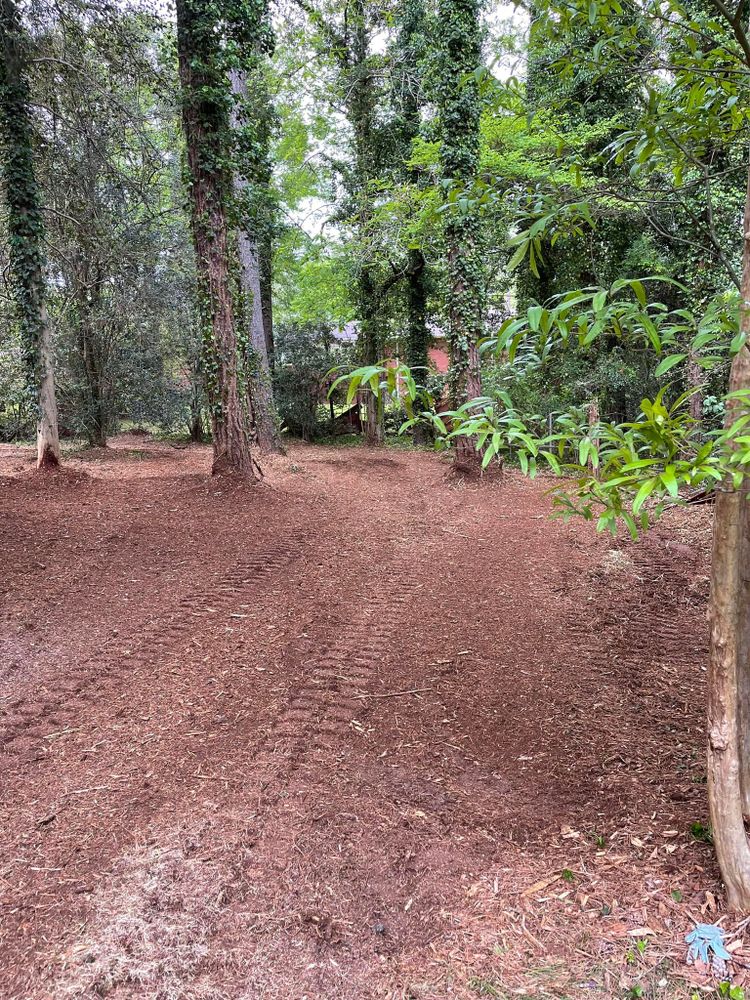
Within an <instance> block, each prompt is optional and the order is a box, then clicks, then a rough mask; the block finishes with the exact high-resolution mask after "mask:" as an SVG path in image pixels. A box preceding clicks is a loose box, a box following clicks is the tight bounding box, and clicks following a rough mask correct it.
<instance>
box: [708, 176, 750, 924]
mask: <svg viewBox="0 0 750 1000" xmlns="http://www.w3.org/2000/svg"><path fill="white" fill-rule="evenodd" d="M741 298H742V306H741V312H740V316H741V328H742V330H743V331H744V332H745V333H746V334H749V333H750V176H749V177H748V193H747V200H746V204H745V217H744V248H743V260H742V290H741ZM729 389H730V392H736V391H737V390H750V348H748V347H747V345H746V346H744V347H742V348H741V350H740V352H739V354H737V356H736V357H735V359H734V361H733V363H732V371H731V375H730V379H729ZM746 409H747V403H746V402H744V401H740V400H737V399H734V400H729V401H728V404H727V413H726V426H727V427H729V426H731V425H732V424H733V423H734V421H735V420H736V419H737V418H738V417H739V416H740V415H741V414H742V413H743V412H746ZM749 485H750V482H749V481H748V479H747V478H746V479H745V480H744V482H743V483H742V486H741V488H740V489H735V488H733V486H732V483H731V482H729V481H727V482H725V483H724V484H723V486H722V487H721V488H719V489H718V490H717V494H716V510H715V515H714V539H713V562H712V580H711V609H710V619H711V654H710V662H709V674H708V800H709V807H710V811H711V823H712V826H713V838H714V846H715V848H716V856H717V859H718V862H719V867H720V869H721V874H722V877H723V879H724V884H725V886H726V891H727V903H728V905H729V907H730V909H733V910H745V911H747V910H750V843H749V842H748V836H747V832H746V828H745V816H747V815H748V814H749V813H750V731H749V729H750V592H749V588H750V501H749V500H748V486H749ZM743 814H744V815H743Z"/></svg>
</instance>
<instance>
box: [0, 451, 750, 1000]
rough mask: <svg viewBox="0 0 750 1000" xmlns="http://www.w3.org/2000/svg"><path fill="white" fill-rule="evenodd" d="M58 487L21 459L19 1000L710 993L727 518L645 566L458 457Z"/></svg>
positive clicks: (4, 602)
mask: <svg viewBox="0 0 750 1000" xmlns="http://www.w3.org/2000/svg"><path fill="white" fill-rule="evenodd" d="M30 461H31V455H30V453H29V452H28V451H26V450H23V449H17V448H11V447H8V446H3V447H2V448H1V449H0V511H1V513H0V551H1V552H2V572H1V575H0V595H1V598H2V599H1V602H0V746H2V750H1V751H0V774H1V775H2V811H1V813H0V907H1V909H0V919H1V921H2V923H1V924H0V997H2V998H3V1000H59V998H64V997H86V998H96V997H101V996H108V997H112V998H116V1000H125V998H128V1000H130V998H135V997H138V998H153V1000H209V998H210V1000H222V998H226V1000H255V998H269V1000H275V998H278V1000H282V998H283V1000H304V998H308V1000H333V998H339V997H341V998H347V1000H360V998H361V1000H365V998H376V997H379V998H391V1000H397V998H398V1000H406V998H430V1000H442V998H447V997H458V998H474V997H477V996H490V997H501V998H508V997H512V996H528V997H536V998H542V997H558V998H562V997H568V998H571V1000H578V998H581V997H589V996H590V997H595V998H599V997H612V998H615V997H627V996H641V995H642V996H645V997H653V998H665V1000H666V998H677V997H682V998H687V997H689V996H690V991H691V987H690V986H689V985H688V984H690V983H693V984H707V983H708V982H709V978H708V977H707V976H706V975H702V974H701V972H700V970H696V969H694V968H692V967H688V966H687V965H686V964H685V945H684V942H683V939H684V935H685V933H686V931H688V930H689V929H690V928H691V926H692V920H706V921H714V920H716V919H717V918H718V916H719V914H720V912H721V894H720V889H719V885H718V881H717V872H716V868H715V864H714V861H713V856H712V852H711V848H710V846H709V845H708V844H706V843H705V842H704V841H703V840H702V839H701V838H702V836H703V834H704V828H705V825H706V824H707V822H708V820H707V815H706V812H707V807H706V796H705V784H704V764H703V729H704V725H703V702H704V690H703V689H704V677H705V673H704V670H705V660H706V640H707V626H706V620H705V610H706V597H707V590H708V578H707V556H708V544H709V536H710V510H707V509H696V510H689V511H681V512H677V513H675V514H673V515H671V517H669V518H668V519H665V521H664V522H663V523H662V525H661V527H660V528H659V529H658V530H657V531H656V532H654V533H653V534H652V535H651V536H649V537H648V538H647V539H646V540H645V541H643V542H641V543H640V544H638V545H633V544H632V543H630V542H625V541H624V540H622V539H618V540H617V541H616V542H612V541H611V540H606V539H603V538H601V537H598V536H596V535H595V534H594V532H593V530H592V529H591V528H590V526H588V525H585V524H582V523H572V524H568V525H565V524H563V523H562V522H560V521H551V520H550V519H549V517H548V514H549V509H550V504H549V499H548V497H547V496H546V495H545V489H546V488H547V487H548V486H549V482H535V483H530V482H528V481H526V480H524V479H523V478H521V477H520V476H518V475H516V474H514V473H508V474H507V475H506V477H505V479H504V481H503V482H502V483H480V484H474V485H467V484H464V483H462V482H460V481H459V482H452V481H450V480H449V479H447V478H446V476H445V471H446V469H445V466H444V464H442V463H441V462H440V461H439V460H438V459H437V458H436V457H435V456H433V455H431V454H427V453H425V454H422V453H412V452H406V451H400V450H381V451H371V450H367V449H364V448H350V449H332V448H324V447H312V446H307V447H305V446H295V447H293V448H292V450H291V452H290V454H289V455H288V456H287V457H286V458H281V459H277V460H274V461H273V462H271V463H268V468H267V470H266V471H267V479H266V483H265V484H264V485H262V486H258V487H245V486H238V485H235V484H233V483H231V482H230V483H226V482H224V481H221V480H212V479H211V478H210V477H208V476H207V475H206V470H207V468H208V466H209V454H208V451H207V449H205V448H201V447H190V448H188V449H186V450H177V449H175V448H172V447H170V446H169V445H168V444H163V443H156V442H152V441H151V440H150V439H148V438H146V437H136V436H122V437H120V438H118V439H117V440H116V441H114V442H113V447H111V448H109V449H106V450H99V451H96V452H85V451H84V452H77V453H75V454H73V455H71V456H70V458H69V460H68V462H67V463H66V470H65V472H63V473H61V474H58V475H52V476H44V477H39V476H37V475H36V474H35V473H34V472H33V471H32V468H31V465H30ZM727 926H731V925H730V924H727ZM741 940H742V939H741V938H738V942H737V944H738V947H739V946H740V945H741ZM746 954H747V953H746V952H745V951H744V950H743V949H742V947H739V950H738V951H736V952H735V958H736V962H735V963H734V969H733V972H734V975H735V981H736V982H741V981H742V975H743V968H744V967H743V960H744V959H743V956H745V955H746ZM704 971H705V970H704ZM639 988H640V989H641V990H642V993H639V992H638V989H639ZM629 991H630V992H629Z"/></svg>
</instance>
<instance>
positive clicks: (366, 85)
mask: <svg viewBox="0 0 750 1000" xmlns="http://www.w3.org/2000/svg"><path fill="white" fill-rule="evenodd" d="M351 30H352V47H351V61H350V63H349V64H348V65H347V67H346V69H347V74H348V81H347V83H348V108H349V118H350V121H351V123H352V129H353V132H354V177H355V180H354V199H355V204H356V220H357V222H356V225H357V231H358V237H359V239H360V242H361V253H362V254H363V256H364V258H365V259H363V260H361V261H360V263H359V269H358V273H357V312H358V317H357V318H358V319H359V353H360V357H361V360H362V363H363V364H366V365H374V364H377V362H378V356H379V350H378V348H379V342H378V341H379V338H378V325H377V312H378V303H377V294H378V292H377V285H376V281H375V275H374V273H373V268H372V266H371V265H370V263H369V260H368V259H367V253H366V242H367V239H368V231H369V226H370V222H371V220H372V211H373V206H372V191H371V169H372V156H373V140H374V115H375V89H374V85H373V68H372V66H371V65H370V52H369V48H370V37H369V31H368V26H367V18H366V11H365V3H364V0H353V4H352V12H351ZM383 439H384V434H383V419H382V407H381V406H380V405H379V404H378V400H376V399H375V397H374V396H373V394H372V393H368V394H367V399H366V402H365V441H366V443H367V444H370V445H380V444H382V443H383Z"/></svg>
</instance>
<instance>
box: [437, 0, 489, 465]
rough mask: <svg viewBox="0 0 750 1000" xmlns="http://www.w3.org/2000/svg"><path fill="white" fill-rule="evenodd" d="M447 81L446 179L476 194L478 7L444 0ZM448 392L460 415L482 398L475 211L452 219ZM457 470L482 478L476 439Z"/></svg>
mask: <svg viewBox="0 0 750 1000" xmlns="http://www.w3.org/2000/svg"><path fill="white" fill-rule="evenodd" d="M440 32H441V52H440V56H441V73H440V82H439V88H438V104H439V110H440V131H441V140H442V141H441V159H442V168H443V176H444V177H445V179H446V180H449V181H452V182H453V183H455V184H456V185H457V186H459V187H460V188H463V189H467V190H468V189H471V188H472V187H473V185H474V184H475V182H476V179H477V171H478V168H479V116H480V100H479V91H478V84H477V81H476V77H475V75H474V74H475V70H476V69H477V67H478V66H479V65H480V63H481V33H480V23H479V7H478V0H441V2H440ZM445 242H446V247H447V264H448V267H447V272H448V275H447V282H448V303H449V305H448V338H449V342H450V371H449V386H450V392H451V400H452V404H453V406H454V407H459V406H461V405H462V404H463V403H465V402H467V400H469V399H472V398H474V397H476V396H481V394H482V376H481V370H480V364H479V347H478V343H479V338H480V337H481V334H482V309H483V301H482V298H483V285H484V282H483V263H482V246H481V242H482V228H481V222H480V218H479V214H478V210H477V209H476V208H469V209H468V210H467V211H466V212H464V213H461V214H459V213H458V212H457V211H456V209H455V207H454V208H452V209H451V210H450V211H449V212H447V213H446V223H445ZM457 442H458V443H457V445H456V458H455V466H456V468H459V469H466V470H470V471H475V470H476V471H478V470H479V468H480V464H481V456H480V455H479V453H478V452H477V450H476V447H475V445H474V443H473V441H471V440H470V439H469V438H462V437H459V438H457Z"/></svg>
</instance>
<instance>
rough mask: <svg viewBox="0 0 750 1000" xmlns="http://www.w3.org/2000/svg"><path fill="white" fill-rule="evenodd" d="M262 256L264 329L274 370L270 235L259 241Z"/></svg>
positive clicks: (271, 249)
mask: <svg viewBox="0 0 750 1000" xmlns="http://www.w3.org/2000/svg"><path fill="white" fill-rule="evenodd" d="M258 255H259V258H260V304H261V309H262V312H263V331H264V333H265V336H266V355H267V357H268V367H269V369H270V370H271V372H273V369H274V364H275V360H276V353H275V346H274V337H273V246H272V244H271V238H270V236H264V237H263V238H262V239H261V240H260V241H259V242H258Z"/></svg>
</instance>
